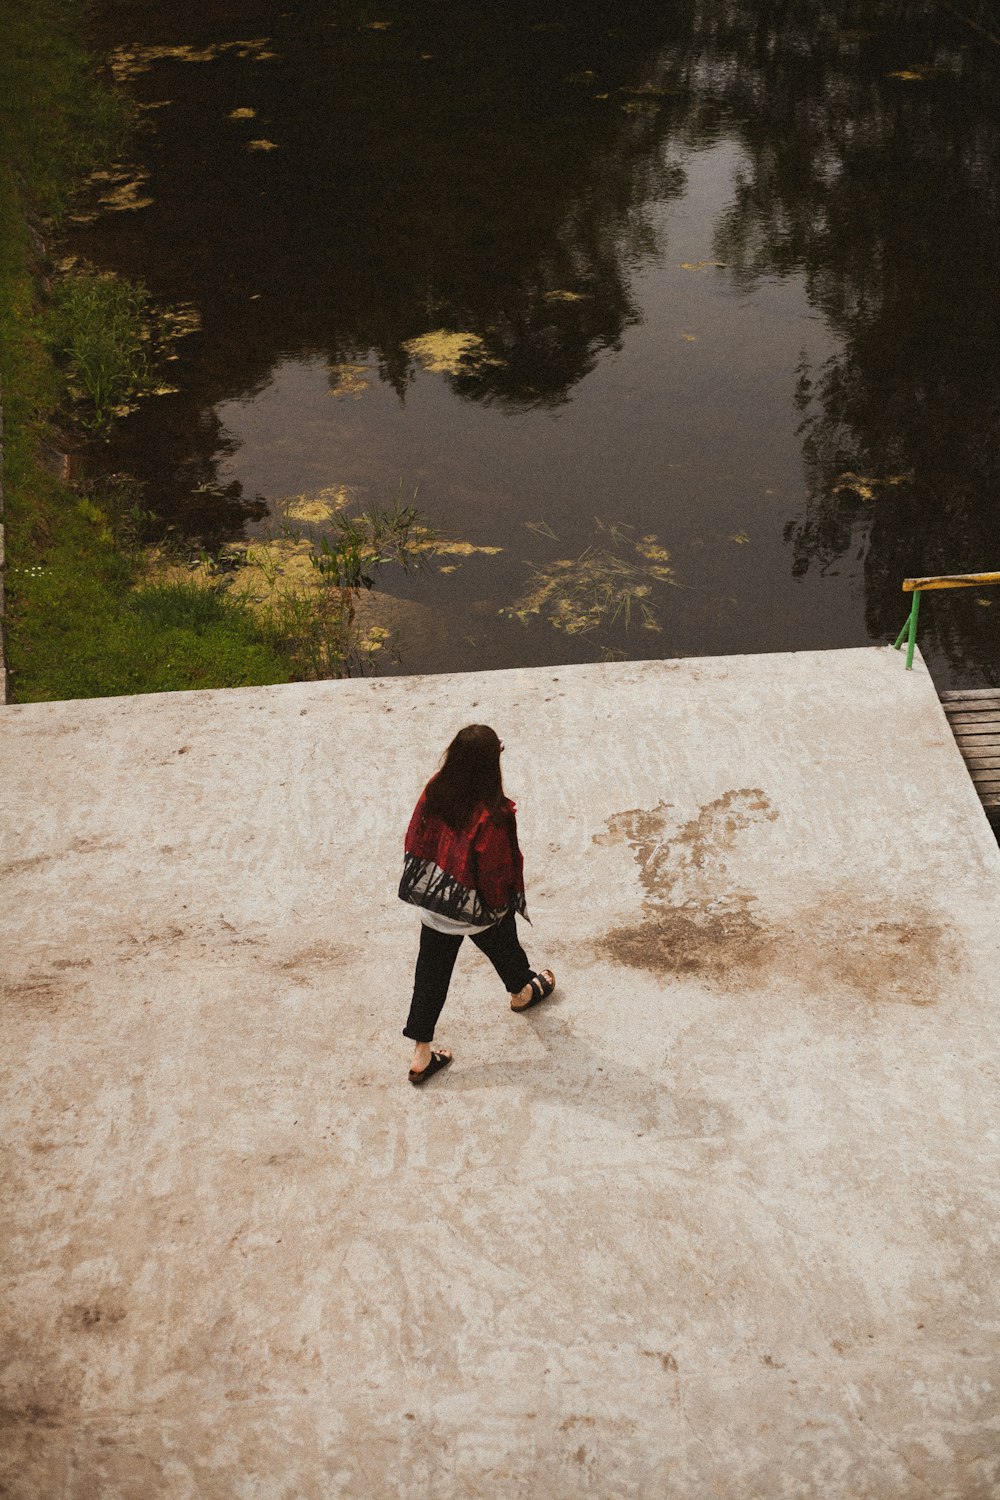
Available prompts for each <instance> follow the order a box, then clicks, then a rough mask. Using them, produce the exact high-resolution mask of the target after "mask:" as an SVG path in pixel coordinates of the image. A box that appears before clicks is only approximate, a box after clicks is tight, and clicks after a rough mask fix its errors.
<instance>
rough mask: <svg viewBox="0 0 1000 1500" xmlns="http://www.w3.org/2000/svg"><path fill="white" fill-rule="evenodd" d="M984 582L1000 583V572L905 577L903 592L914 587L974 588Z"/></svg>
mask: <svg viewBox="0 0 1000 1500" xmlns="http://www.w3.org/2000/svg"><path fill="white" fill-rule="evenodd" d="M984 583H1000V573H940V574H938V576H937V577H936V578H904V579H903V593H904V594H912V593H913V590H914V589H974V588H978V587H979V586H980V585H981V584H984Z"/></svg>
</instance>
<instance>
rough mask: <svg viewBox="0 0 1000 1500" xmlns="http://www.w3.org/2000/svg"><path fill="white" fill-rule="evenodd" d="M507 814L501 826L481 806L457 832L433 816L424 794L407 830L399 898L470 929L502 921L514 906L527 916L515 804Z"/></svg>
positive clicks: (509, 806)
mask: <svg viewBox="0 0 1000 1500" xmlns="http://www.w3.org/2000/svg"><path fill="white" fill-rule="evenodd" d="M507 809H508V812H507V816H506V817H504V818H503V819H502V821H501V822H499V823H498V822H496V821H495V819H494V817H493V815H492V814H491V813H490V811H489V809H488V808H486V807H479V808H477V809H476V811H475V812H474V813H473V815H472V820H471V822H470V824H469V826H468V827H467V828H463V829H460V830H459V831H458V832H456V831H455V829H453V828H449V827H448V824H447V823H445V822H444V821H443V820H442V819H441V818H437V817H434V816H433V815H432V814H431V813H429V812H428V811H427V807H426V794H423V795H422V796H421V798H420V801H419V802H418V803H417V805H416V807H415V808H414V810H413V817H412V818H411V819H410V826H409V828H408V829H407V830H406V843H405V846H404V850H405V852H404V857H403V878H402V880H401V881H400V883H399V899H400V900H401V901H408V902H410V904H411V905H413V906H422V907H425V908H426V910H427V911H435V912H439V913H440V915H441V916H443V917H452V918H453V919H454V920H456V921H458V922H464V923H467V924H468V926H469V927H482V926H484V925H485V924H486V923H489V922H498V921H499V920H500V918H501V917H503V916H505V915H506V913H507V912H508V911H509V910H510V909H511V908H512V907H513V909H514V910H515V911H518V912H520V913H521V915H522V916H523V917H524V916H527V911H526V909H525V903H524V860H523V858H522V856H521V850H520V848H519V847H518V842H517V821H516V809H515V807H514V804H513V802H508V803H507Z"/></svg>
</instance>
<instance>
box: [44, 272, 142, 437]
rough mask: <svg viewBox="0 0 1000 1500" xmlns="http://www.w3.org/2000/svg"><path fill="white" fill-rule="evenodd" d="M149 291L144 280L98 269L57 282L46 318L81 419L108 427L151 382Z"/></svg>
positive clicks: (99, 428)
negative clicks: (140, 280) (110, 274)
mask: <svg viewBox="0 0 1000 1500" xmlns="http://www.w3.org/2000/svg"><path fill="white" fill-rule="evenodd" d="M149 322H150V305H149V294H148V292H147V291H146V288H145V287H144V286H143V285H142V283H141V282H133V281H127V280H125V279H124V278H122V277H119V276H108V275H102V274H100V273H99V272H96V271H90V272H82V273H79V274H75V275H72V276H65V277H63V279H62V280H61V281H57V282H56V284H55V286H54V288H53V293H52V303H51V307H50V309H49V317H48V320H47V333H48V338H49V342H50V344H51V347H52V352H53V354H54V355H55V358H56V362H57V364H58V365H59V366H60V368H61V369H62V370H63V371H64V373H65V380H66V388H67V390H68V392H69V394H70V396H71V397H72V398H73V399H74V400H75V401H78V402H80V403H81V405H80V408H79V411H78V414H77V420H78V421H79V422H80V423H81V425H82V426H84V427H89V428H92V429H94V430H95V431H98V432H101V431H105V430H106V429H107V428H108V427H110V425H111V423H112V421H113V420H114V418H115V416H116V415H118V414H119V412H120V409H121V408H125V409H126V410H127V409H128V403H129V401H130V400H131V398H132V397H133V396H135V395H136V394H137V393H139V392H140V391H143V390H145V389H146V388H147V387H148V386H149V384H150V378H151V364H150V358H149Z"/></svg>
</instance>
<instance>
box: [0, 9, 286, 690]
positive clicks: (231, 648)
mask: <svg viewBox="0 0 1000 1500" xmlns="http://www.w3.org/2000/svg"><path fill="white" fill-rule="evenodd" d="M82 34H83V0H33V3H32V4H30V5H23V4H16V3H14V0H0V38H2V43H0V389H2V393H3V415H4V455H3V486H4V505H5V513H6V514H5V531H6V547H7V572H6V579H5V583H6V591H7V611H6V621H5V634H6V640H7V658H8V666H9V668H10V673H11V686H12V697H13V698H14V700H15V701H16V702H34V701H38V700H46V699H54V698H83V697H94V696H114V695H118V694H123V693H147V692H164V691H170V690H175V689H184V688H212V687H238V686H243V685H249V684H254V683H266V682H286V681H288V680H289V678H290V676H291V675H292V666H291V664H290V662H289V659H288V656H287V653H284V652H282V651H281V650H280V649H279V647H278V645H277V643H276V642H275V641H274V639H273V635H272V634H271V633H269V632H268V631H267V629H266V627H262V626H261V625H259V624H258V623H257V621H256V620H255V619H254V618H253V616H252V615H251V614H250V613H249V612H248V611H247V610H246V609H245V608H241V607H240V606H239V605H236V604H233V603H231V602H229V601H227V600H225V599H220V598H217V597H216V596H214V595H206V593H205V592H204V591H203V590H201V589H199V588H197V587H193V586H187V585H177V586H172V587H170V588H149V587H140V588H138V589H136V588H135V587H134V584H135V581H136V576H137V563H136V554H135V550H134V546H133V533H134V527H133V526H132V525H131V523H130V520H129V516H128V514H127V512H126V511H125V510H124V509H123V505H122V497H121V495H120V494H119V493H116V492H115V490H114V488H113V487H111V486H107V487H106V488H105V490H104V492H101V491H100V490H98V491H97V492H96V493H94V494H90V495H88V496H87V497H82V496H81V495H80V494H79V493H77V492H75V491H74V490H73V489H72V488H70V487H68V486H67V485H64V484H62V483H60V482H59V481H58V480H57V479H56V478H54V477H53V475H52V474H51V473H50V472H49V470H48V468H47V467H46V464H45V462H44V454H45V451H46V449H47V448H49V447H52V446H55V447H58V446H60V439H59V438H58V435H56V434H54V433H53V430H52V424H53V422H54V421H55V419H56V414H57V413H59V412H60V411H65V410H66V409H67V408H68V407H69V406H70V404H71V403H75V402H78V401H79V397H80V396H82V397H84V398H85V403H86V404H85V405H84V406H83V407H81V406H79V405H78V404H77V405H76V410H77V412H78V414H79V413H81V412H82V414H83V416H84V420H85V422H89V424H90V425H91V426H94V427H98V426H102V425H104V424H105V423H106V421H107V418H108V416H109V414H110V412H111V410H112V408H113V407H114V406H115V405H119V404H123V403H124V402H125V401H127V399H128V396H129V394H130V391H131V389H132V388H134V385H135V383H136V382H137V381H138V380H140V379H141V378H144V376H145V374H146V373H147V372H146V370H145V361H146V354H145V347H143V348H139V347H138V346H139V343H140V339H139V331H138V330H139V328H140V327H141V325H142V323H143V320H144V317H145V314H146V305H145V294H144V292H143V290H142V288H140V287H136V286H130V285H129V284H128V283H124V282H121V281H113V280H110V279H108V278H102V277H96V276H77V277H75V278H73V279H72V280H71V281H67V282H64V283H63V284H62V285H61V286H60V285H59V284H58V283H57V287H56V290H55V292H54V294H53V295H51V296H48V295H47V294H46V291H45V289H44V285H43V282H42V273H45V272H47V270H48V268H47V267H46V265H45V264H44V258H43V257H42V258H40V256H39V250H38V239H37V236H35V237H33V236H32V234H31V232H30V231H29V223H34V225H35V226H36V227H39V226H40V228H41V230H42V233H43V235H45V236H49V235H51V234H52V233H53V232H54V231H56V230H57V229H58V225H59V222H60V220H61V218H62V216H63V215H64V214H65V212H66V209H67V206H68V205H69V203H70V202H71V200H72V195H73V192H74V189H75V187H76V186H77V184H78V183H79V181H80V179H81V177H82V176H83V175H84V174H85V173H86V172H88V171H90V170H92V169H93V168H95V167H97V166H99V165H106V164H108V163H109V162H110V161H111V160H113V158H114V157H115V155H117V154H118V153H119V152H120V150H121V148H122V144H123V142H124V140H125V138H126V135H127V130H128V125H129V110H128V107H127V105H126V103H125V102H124V101H123V100H122V99H121V98H120V97H119V96H118V95H116V94H115V93H114V92H112V91H110V90H108V89H106V88H104V87H103V86H101V85H100V84H98V83H97V82H96V81H95V80H94V77H93V74H92V70H91V65H90V60H89V59H88V57H87V54H86V52H85V50H84V47H83V44H82Z"/></svg>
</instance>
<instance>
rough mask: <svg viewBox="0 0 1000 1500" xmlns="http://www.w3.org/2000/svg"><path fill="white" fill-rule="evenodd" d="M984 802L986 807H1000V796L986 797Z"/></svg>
mask: <svg viewBox="0 0 1000 1500" xmlns="http://www.w3.org/2000/svg"><path fill="white" fill-rule="evenodd" d="M982 801H983V806H984V807H1000V796H998V797H984V798H983V799H982Z"/></svg>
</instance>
